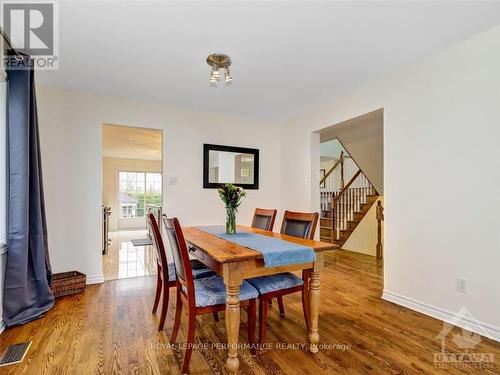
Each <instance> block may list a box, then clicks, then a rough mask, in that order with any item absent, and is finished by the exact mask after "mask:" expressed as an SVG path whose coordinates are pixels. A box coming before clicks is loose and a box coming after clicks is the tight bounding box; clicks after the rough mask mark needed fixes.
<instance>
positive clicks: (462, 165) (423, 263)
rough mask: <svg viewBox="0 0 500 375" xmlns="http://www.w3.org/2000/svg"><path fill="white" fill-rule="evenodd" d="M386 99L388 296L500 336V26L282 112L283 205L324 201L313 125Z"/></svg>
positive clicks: (308, 206) (313, 205) (313, 204)
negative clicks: (288, 115) (345, 91)
mask: <svg viewBox="0 0 500 375" xmlns="http://www.w3.org/2000/svg"><path fill="white" fill-rule="evenodd" d="M380 108H383V109H384V147H385V150H384V174H385V176H384V192H385V194H384V198H385V265H384V284H385V285H384V287H385V291H384V298H386V299H389V300H392V301H395V302H397V303H400V304H403V305H406V306H409V307H411V308H413V309H417V310H419V311H422V312H424V313H426V314H430V315H433V316H436V317H438V318H440V319H449V318H450V317H451V315H450V314H451V313H454V312H458V311H459V310H460V308H461V307H462V306H465V307H466V308H467V309H468V310H469V311H470V312H471V314H472V315H473V316H475V318H476V319H478V320H479V321H481V322H483V323H484V327H485V328H486V329H487V331H488V332H489V334H490V335H491V336H495V337H496V338H497V340H498V339H500V328H499V327H500V314H499V311H500V277H499V275H500V234H499V233H500V231H499V228H500V199H499V194H498V193H499V192H500V189H499V182H500V165H499V162H500V136H499V131H500V113H499V111H500V26H498V27H495V28H494V29H491V30H489V31H487V32H485V33H483V34H480V35H478V36H476V37H474V38H471V39H469V40H466V41H464V42H462V43H460V44H458V45H456V46H453V47H451V48H449V49H447V50H444V51H442V52H440V53H438V54H436V55H434V56H432V57H431V58H428V59H426V60H425V61H423V62H419V63H417V64H415V65H413V66H410V67H408V68H406V69H404V70H402V71H400V72H397V73H394V74H392V75H389V76H387V77H383V78H380V79H378V80H377V81H374V82H372V83H370V84H368V85H367V86H365V87H364V88H363V89H360V90H357V91H355V92H353V93H351V94H350V95H346V96H343V97H339V98H337V99H336V100H334V101H333V102H331V103H330V104H329V105H326V106H322V107H319V108H315V109H312V110H311V111H309V112H308V113H304V114H303V115H301V116H299V117H297V118H294V119H293V120H291V121H289V122H288V123H286V124H284V125H283V126H282V139H283V142H282V154H281V167H282V171H281V177H282V178H281V186H282V189H281V192H282V194H281V200H282V202H281V203H282V207H290V208H294V209H300V210H311V209H314V210H317V209H318V208H319V201H318V198H317V197H318V193H317V192H318V189H319V188H318V187H317V183H316V182H317V181H318V175H319V173H318V172H317V160H318V154H319V135H318V134H311V133H312V132H313V131H318V130H319V129H322V128H325V127H327V126H330V125H332V124H337V123H340V122H342V121H345V120H347V119H350V118H353V117H356V116H359V115H362V114H364V113H368V112H371V111H374V110H376V109H380ZM472 155H474V157H472ZM477 155H480V158H481V162H480V163H478V162H477ZM311 180H312V183H311ZM457 276H459V277H463V278H465V279H467V280H468V293H467V294H463V293H459V292H457V291H456V277H457Z"/></svg>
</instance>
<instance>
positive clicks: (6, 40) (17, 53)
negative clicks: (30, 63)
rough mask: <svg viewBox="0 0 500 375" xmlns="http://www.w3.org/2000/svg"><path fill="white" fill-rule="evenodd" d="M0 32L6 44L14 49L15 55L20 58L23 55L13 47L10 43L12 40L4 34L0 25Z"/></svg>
mask: <svg viewBox="0 0 500 375" xmlns="http://www.w3.org/2000/svg"><path fill="white" fill-rule="evenodd" d="M0 34H2V38H3V40H4V41H5V43H7V46H8V47H9V48H10V49H11V50H12V51H14V54H15V55H16V57H17V58H19V59H21V60H22V59H23V56H22V55H21V54H20V53H19V52H18V51H17V50H16V49H15V48H14V46H13V45H12V42H11V41H10V39H9V37H8V36H7V34H5V32H4V31H3V29H2V28H1V27H0Z"/></svg>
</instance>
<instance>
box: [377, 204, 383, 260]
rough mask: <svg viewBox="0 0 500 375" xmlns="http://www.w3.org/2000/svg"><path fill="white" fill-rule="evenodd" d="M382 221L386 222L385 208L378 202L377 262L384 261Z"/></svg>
mask: <svg viewBox="0 0 500 375" xmlns="http://www.w3.org/2000/svg"><path fill="white" fill-rule="evenodd" d="M382 220H384V207H382V202H381V201H380V200H379V201H378V202H377V260H382V259H383V249H382Z"/></svg>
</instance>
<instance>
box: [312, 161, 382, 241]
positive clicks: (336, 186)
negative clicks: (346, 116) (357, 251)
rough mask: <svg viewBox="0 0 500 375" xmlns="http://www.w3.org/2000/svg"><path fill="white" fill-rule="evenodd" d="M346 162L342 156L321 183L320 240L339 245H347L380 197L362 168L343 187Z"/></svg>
mask: <svg viewBox="0 0 500 375" xmlns="http://www.w3.org/2000/svg"><path fill="white" fill-rule="evenodd" d="M343 161H344V157H343V153H341V154H340V158H339V160H338V161H337V162H336V163H335V164H334V165H333V166H332V168H331V169H330V170H329V171H328V172H327V173H326V174H325V176H324V177H323V178H322V179H321V181H320V202H321V217H320V240H321V241H325V242H330V243H335V244H337V245H339V246H342V245H344V243H345V242H346V241H347V239H348V238H349V236H350V235H351V233H352V232H353V231H354V229H356V227H357V226H358V224H359V223H360V222H361V220H362V219H363V217H364V216H365V215H366V214H367V213H368V211H369V210H370V208H371V206H372V205H373V204H374V203H375V202H376V201H377V199H378V197H379V194H378V193H377V191H376V190H375V188H374V187H373V185H372V184H371V183H370V181H369V180H368V178H367V177H366V176H365V175H364V174H363V172H362V171H361V170H360V169H358V171H357V172H356V173H354V175H353V176H352V177H351V178H350V180H349V182H348V183H347V184H345V186H344V170H343V166H344V162H343ZM339 172H340V173H339Z"/></svg>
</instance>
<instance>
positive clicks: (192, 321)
mask: <svg viewBox="0 0 500 375" xmlns="http://www.w3.org/2000/svg"><path fill="white" fill-rule="evenodd" d="M188 315H189V322H188V333H187V340H186V345H187V347H186V353H184V361H183V362H182V369H181V374H185V373H186V372H187V370H188V368H189V362H190V361H191V354H192V353H193V345H194V333H195V331H196V315H195V314H194V311H189V314H188Z"/></svg>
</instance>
